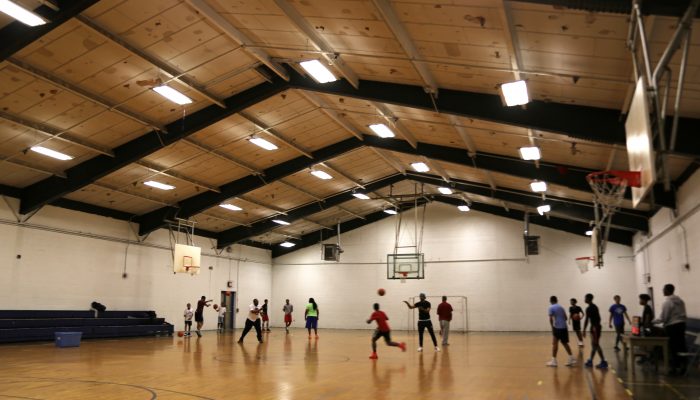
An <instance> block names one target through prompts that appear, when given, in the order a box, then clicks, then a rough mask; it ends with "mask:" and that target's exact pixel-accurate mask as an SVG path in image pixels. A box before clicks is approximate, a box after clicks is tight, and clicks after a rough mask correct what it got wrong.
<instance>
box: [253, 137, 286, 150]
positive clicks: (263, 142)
mask: <svg viewBox="0 0 700 400" xmlns="http://www.w3.org/2000/svg"><path fill="white" fill-rule="evenodd" d="M248 141H249V142H250V143H253V144H254V145H256V146H258V147H262V148H263V149H265V150H277V149H278V148H279V147H277V146H275V144H274V143H270V142H268V141H267V140H265V139H263V138H259V137H252V138H250V139H248Z"/></svg>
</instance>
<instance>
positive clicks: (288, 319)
mask: <svg viewBox="0 0 700 400" xmlns="http://www.w3.org/2000/svg"><path fill="white" fill-rule="evenodd" d="M282 311H283V312H284V329H285V330H286V331H287V333H289V325H291V324H292V312H293V311H294V306H293V305H291V304H289V299H287V300H285V301H284V305H283V306H282Z"/></svg>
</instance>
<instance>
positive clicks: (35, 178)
mask: <svg viewBox="0 0 700 400" xmlns="http://www.w3.org/2000/svg"><path fill="white" fill-rule="evenodd" d="M0 170H2V173H1V174H0V185H7V186H11V187H16V188H24V187H27V186H29V185H31V184H33V183H36V182H39V181H40V180H42V179H45V178H47V177H48V175H46V174H42V173H41V172H37V171H34V170H31V169H29V168H24V167H21V166H19V165H15V164H11V163H9V162H3V161H0Z"/></svg>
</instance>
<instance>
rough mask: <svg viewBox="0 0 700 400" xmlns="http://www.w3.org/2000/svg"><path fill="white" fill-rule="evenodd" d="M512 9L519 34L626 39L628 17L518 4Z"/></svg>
mask: <svg viewBox="0 0 700 400" xmlns="http://www.w3.org/2000/svg"><path fill="white" fill-rule="evenodd" d="M511 8H512V10H513V23H514V25H515V26H516V27H517V28H518V31H527V32H541V33H546V34H552V35H555V34H557V35H566V36H572V37H576V36H579V37H594V38H602V39H620V40H625V39H626V38H627V19H628V16H627V15H622V14H609V13H590V12H585V11H578V10H572V9H562V8H560V7H554V6H545V5H535V4H526V3H518V2H513V3H511Z"/></svg>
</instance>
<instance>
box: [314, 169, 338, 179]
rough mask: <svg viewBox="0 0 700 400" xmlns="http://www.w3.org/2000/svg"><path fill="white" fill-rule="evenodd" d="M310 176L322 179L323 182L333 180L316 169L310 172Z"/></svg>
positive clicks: (324, 172) (325, 173)
mask: <svg viewBox="0 0 700 400" xmlns="http://www.w3.org/2000/svg"><path fill="white" fill-rule="evenodd" d="M311 175H313V176H315V177H316V178H318V179H323V180H324V181H327V180H329V179H333V177H332V176H330V174H328V173H327V172H326V171H321V170H318V169H315V170H313V171H311Z"/></svg>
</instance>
